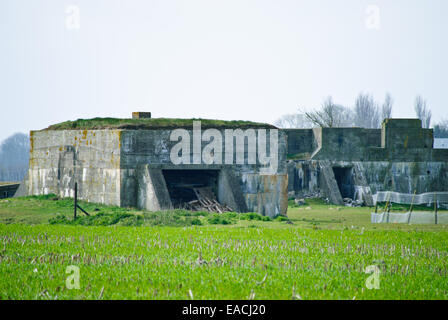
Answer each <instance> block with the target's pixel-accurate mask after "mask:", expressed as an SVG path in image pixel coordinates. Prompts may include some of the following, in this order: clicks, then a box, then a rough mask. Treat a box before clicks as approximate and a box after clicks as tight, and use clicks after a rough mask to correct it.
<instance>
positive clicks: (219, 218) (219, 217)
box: [207, 213, 233, 225]
mask: <svg viewBox="0 0 448 320" xmlns="http://www.w3.org/2000/svg"><path fill="white" fill-rule="evenodd" d="M207 221H208V223H210V224H224V225H225V224H232V223H233V221H232V219H230V218H228V217H225V216H223V214H218V213H214V214H212V215H210V216H209V217H208V219H207Z"/></svg>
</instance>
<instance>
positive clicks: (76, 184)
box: [73, 182, 78, 220]
mask: <svg viewBox="0 0 448 320" xmlns="http://www.w3.org/2000/svg"><path fill="white" fill-rule="evenodd" d="M76 208H78V183H77V182H75V208H74V217H73V220H76Z"/></svg>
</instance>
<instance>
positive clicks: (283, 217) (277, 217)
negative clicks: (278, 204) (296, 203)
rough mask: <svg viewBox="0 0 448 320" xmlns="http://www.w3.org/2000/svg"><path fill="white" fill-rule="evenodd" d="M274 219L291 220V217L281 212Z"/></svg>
mask: <svg viewBox="0 0 448 320" xmlns="http://www.w3.org/2000/svg"><path fill="white" fill-rule="evenodd" d="M274 220H275V221H289V218H288V217H286V216H284V215H281V214H279V215H278V216H276V217H275V218H274Z"/></svg>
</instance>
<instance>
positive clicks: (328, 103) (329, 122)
mask: <svg viewBox="0 0 448 320" xmlns="http://www.w3.org/2000/svg"><path fill="white" fill-rule="evenodd" d="M300 111H301V112H303V113H304V114H305V116H306V118H307V119H308V120H309V121H310V122H312V123H313V124H314V125H316V126H319V127H330V128H332V127H348V126H351V125H352V113H351V110H350V109H348V108H346V107H344V106H342V105H338V104H335V103H333V99H332V97H331V96H329V97H328V98H327V99H326V100H325V101H324V102H323V104H322V106H321V108H320V109H318V110H313V111H302V110H300Z"/></svg>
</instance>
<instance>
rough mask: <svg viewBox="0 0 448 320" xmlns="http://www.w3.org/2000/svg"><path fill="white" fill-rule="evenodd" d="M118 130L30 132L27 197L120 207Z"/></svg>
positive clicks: (119, 132)
mask: <svg viewBox="0 0 448 320" xmlns="http://www.w3.org/2000/svg"><path fill="white" fill-rule="evenodd" d="M120 135H121V131H120V130H89V131H87V130H84V131H79V130H66V131H32V132H31V134H30V139H31V150H30V167H29V172H28V194H32V195H39V194H49V193H55V194H58V195H59V196H61V197H73V196H74V184H75V181H76V182H78V194H79V198H80V199H85V200H88V201H92V202H98V203H104V204H110V205H121V201H120V189H121V188H120Z"/></svg>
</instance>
